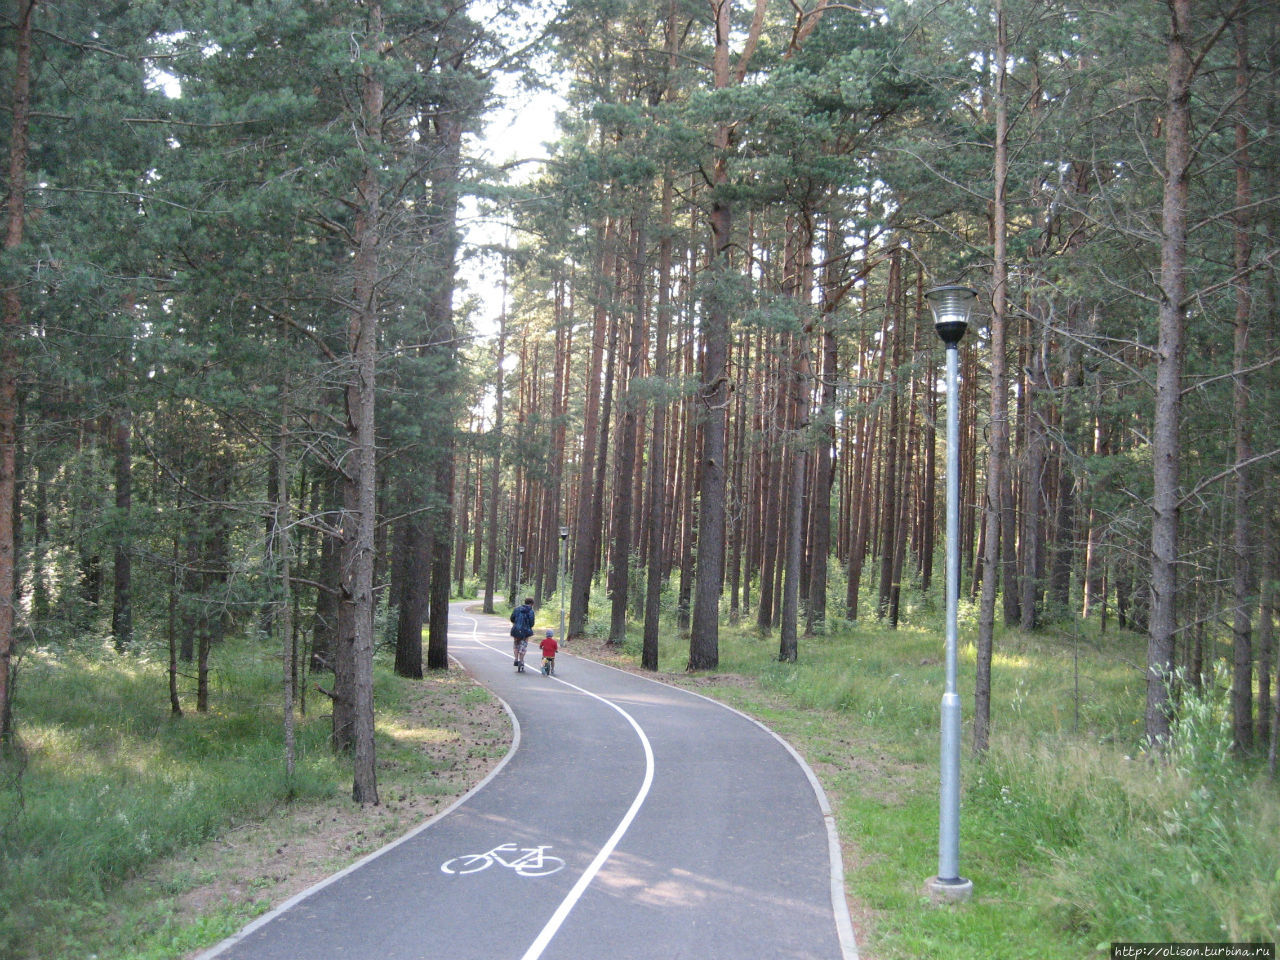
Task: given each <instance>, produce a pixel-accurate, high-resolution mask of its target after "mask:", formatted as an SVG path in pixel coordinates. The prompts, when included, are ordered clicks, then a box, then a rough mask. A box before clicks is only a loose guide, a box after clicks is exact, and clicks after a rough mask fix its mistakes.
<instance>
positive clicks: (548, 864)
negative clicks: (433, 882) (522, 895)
mask: <svg viewBox="0 0 1280 960" xmlns="http://www.w3.org/2000/svg"><path fill="white" fill-rule="evenodd" d="M549 846H550V844H542V845H541V846H537V847H517V846H516V845H515V844H514V843H503V844H500V845H499V846H496V847H494V848H493V849H492V850H490V851H489V852H488V853H464V854H463V855H462V856H460V857H454V858H453V859H452V860H446V861H445V862H444V863H442V864H441V865H440V870H441V871H442V872H443V873H451V874H457V875H459V876H462V875H465V874H468V873H479V872H480V871H481V870H486V869H488V868H489V867H491V866H493V865H494V864H495V863H496V864H498V866H501V867H507V868H508V869H510V870H514V871H515V872H516V873H517V874H518V875H519V876H522V877H546V876H549V875H551V874H553V873H555V872H557V871H559V870H562V869H563V868H564V861H563V860H561V859H560V858H559V857H553V856H550V855H548V854H547V853H546V852H545V851H546V850H547V849H548V847H549ZM517 850H520V851H522V855H521V856H519V857H516V858H514V859H508V858H507V857H504V856H503V854H511V853H515V852H516V851H517Z"/></svg>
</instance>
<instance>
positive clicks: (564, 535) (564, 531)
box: [556, 527, 569, 643]
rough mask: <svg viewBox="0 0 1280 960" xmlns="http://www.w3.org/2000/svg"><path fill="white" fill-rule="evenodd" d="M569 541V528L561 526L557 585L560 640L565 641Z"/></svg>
mask: <svg viewBox="0 0 1280 960" xmlns="http://www.w3.org/2000/svg"><path fill="white" fill-rule="evenodd" d="M568 542H569V528H568V527H561V528H560V583H559V585H558V586H557V587H556V592H557V593H559V594H560V642H561V643H564V641H565V636H564V551H565V546H566V544H567V543H568Z"/></svg>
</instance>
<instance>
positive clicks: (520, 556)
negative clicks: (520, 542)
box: [511, 547, 524, 603]
mask: <svg viewBox="0 0 1280 960" xmlns="http://www.w3.org/2000/svg"><path fill="white" fill-rule="evenodd" d="M523 584H524V547H516V595H515V596H514V597H512V598H511V602H512V603H520V602H521V600H520V587H521V586H522V585H523Z"/></svg>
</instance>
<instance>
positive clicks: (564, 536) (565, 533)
mask: <svg viewBox="0 0 1280 960" xmlns="http://www.w3.org/2000/svg"><path fill="white" fill-rule="evenodd" d="M560 539H561V540H568V539H569V528H568V527H561V528H560Z"/></svg>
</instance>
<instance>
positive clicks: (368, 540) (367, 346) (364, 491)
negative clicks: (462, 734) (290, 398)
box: [335, 2, 383, 804]
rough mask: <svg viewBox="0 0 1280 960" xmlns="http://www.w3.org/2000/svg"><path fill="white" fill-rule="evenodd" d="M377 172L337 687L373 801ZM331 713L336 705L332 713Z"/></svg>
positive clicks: (371, 142)
mask: <svg viewBox="0 0 1280 960" xmlns="http://www.w3.org/2000/svg"><path fill="white" fill-rule="evenodd" d="M368 35H369V44H370V45H369V47H368V48H367V49H366V51H365V56H368V57H372V58H376V57H378V56H379V55H380V54H379V53H378V51H379V49H380V47H381V45H382V38H383V24H382V5H381V4H380V3H377V2H374V3H372V4H371V5H370V7H369V34H368ZM361 88H362V89H361V116H360V126H361V130H360V137H361V139H363V140H365V141H366V142H367V146H368V150H367V152H369V153H370V154H373V155H374V156H376V153H377V150H376V145H377V144H379V143H380V142H381V138H382V107H383V87H382V81H381V79H380V77H379V76H378V74H377V72H376V70H375V68H374V64H373V63H372V62H370V63H366V64H365V66H364V75H363V78H362V81H361ZM380 191H381V184H380V182H379V172H378V168H377V166H376V160H375V159H374V157H371V159H370V161H369V163H368V165H367V166H366V167H365V170H364V173H363V175H362V177H361V179H360V184H359V187H358V188H357V191H356V207H357V213H356V223H355V232H354V241H355V247H356V249H355V261H354V271H355V273H354V290H353V309H352V311H351V314H350V319H349V321H348V328H347V347H348V350H349V352H350V356H351V362H352V369H351V379H350V381H349V382H348V384H347V387H346V399H347V438H348V439H347V443H348V448H349V451H350V453H349V457H348V465H347V467H346V485H347V496H346V501H347V506H348V509H347V511H346V514H345V515H344V517H343V524H342V527H343V532H342V548H343V549H342V554H343V571H344V577H343V582H342V605H343V606H344V607H346V608H347V613H348V616H347V617H346V618H345V623H344V624H343V625H344V626H345V628H346V632H344V633H341V634H340V635H339V637H338V645H339V648H344V647H345V648H347V649H346V654H347V656H348V657H349V662H350V666H351V673H350V681H351V686H350V688H349V689H348V690H345V691H344V690H342V689H340V688H337V687H335V692H336V693H338V694H339V696H345V697H347V698H349V699H350V701H351V724H352V727H351V734H352V747H353V749H354V769H353V778H352V788H351V796H352V799H353V800H355V801H356V802H357V803H362V804H363V803H372V804H376V803H377V802H378V780H377V769H376V764H375V757H374V739H373V735H374V705H373V615H372V614H373V561H374V532H375V527H376V521H377V514H376V511H377V503H376V492H377V472H376V471H377V459H376V452H377V451H376V445H377V435H376V432H375V429H374V407H375V397H376V387H377V363H376V357H377V337H378V287H377V284H378V279H379V276H378V271H379V262H380V253H381V247H382V243H383V238H382V235H381V222H380V220H381V208H380ZM336 716H337V712H336V711H335V718H336Z"/></svg>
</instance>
